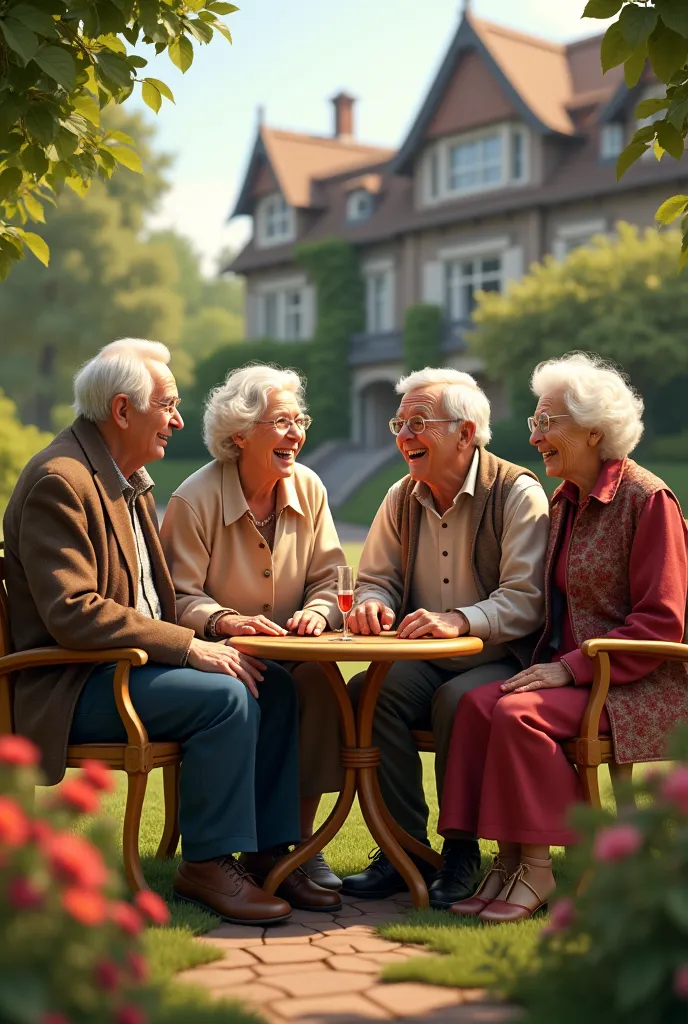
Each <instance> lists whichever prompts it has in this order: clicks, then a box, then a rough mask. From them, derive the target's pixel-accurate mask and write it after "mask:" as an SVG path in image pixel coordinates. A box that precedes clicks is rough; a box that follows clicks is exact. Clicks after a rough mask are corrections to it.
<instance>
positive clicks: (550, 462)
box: [530, 390, 601, 482]
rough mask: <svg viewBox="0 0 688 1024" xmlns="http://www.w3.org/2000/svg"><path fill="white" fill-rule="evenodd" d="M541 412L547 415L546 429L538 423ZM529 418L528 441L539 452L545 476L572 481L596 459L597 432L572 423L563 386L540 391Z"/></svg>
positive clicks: (587, 469)
mask: <svg viewBox="0 0 688 1024" xmlns="http://www.w3.org/2000/svg"><path fill="white" fill-rule="evenodd" d="M543 413H545V414H546V415H547V416H548V417H550V421H549V427H548V429H547V431H546V432H544V431H543V430H542V429H541V428H540V425H539V420H540V417H541V416H542V414H543ZM533 419H534V420H535V425H534V427H533V430H532V432H531V435H530V443H531V444H532V445H533V446H534V447H535V448H537V450H538V451H539V452H540V455H541V456H542V461H543V463H544V466H545V472H546V473H547V476H553V477H558V478H560V479H562V480H573V481H574V482H576V480H577V479H579V478H580V477H581V475H585V474H586V473H587V472H589V470H590V467H591V466H592V464H593V463H594V462H595V463H596V462H598V461H599V455H598V453H597V444H598V441H599V440H600V437H601V435H600V433H599V432H598V431H596V430H590V429H589V428H588V427H581V426H580V425H579V424H578V423H576V421H575V420H574V418H573V416H572V415H571V414H570V412H569V411H568V409H567V408H566V402H565V401H564V392H563V390H559V391H552V392H551V393H549V394H545V395H542V397H541V398H540V400H539V401H538V404H537V407H536V409H535V414H534V417H533Z"/></svg>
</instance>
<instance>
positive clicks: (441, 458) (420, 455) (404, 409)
mask: <svg viewBox="0 0 688 1024" xmlns="http://www.w3.org/2000/svg"><path fill="white" fill-rule="evenodd" d="M443 392H444V385H443V384H427V385H425V386H423V387H420V388H416V389H414V390H413V391H409V392H407V394H405V395H404V396H403V398H402V400H401V405H400V406H399V411H398V412H397V416H398V417H399V418H400V419H402V420H407V421H408V420H409V419H411V417H412V416H422V417H423V419H425V420H446V419H448V414H447V412H446V410H445V408H444V402H443V400H442V395H443ZM456 427H457V424H456V423H454V424H452V423H427V424H426V427H425V430H424V431H423V432H422V433H421V434H414V433H413V431H412V430H411V429H410V428H409V426H408V423H405V424H404V426H403V428H402V430H401V432H400V433H399V434H397V447H398V449H399V451H400V452H401V454H402V455H403V457H404V459H405V460H406V462H407V464H408V467H409V473H410V475H411V477H412V479H413V480H418V481H422V482H423V483H426V484H428V485H429V486H430V485H432V484H435V483H438V482H439V481H440V480H441V479H442V475H443V467H446V464H447V461H448V460H455V459H456V449H457V439H458V434H457V432H456ZM452 430H453V432H452Z"/></svg>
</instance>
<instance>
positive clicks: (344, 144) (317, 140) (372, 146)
mask: <svg viewBox="0 0 688 1024" xmlns="http://www.w3.org/2000/svg"><path fill="white" fill-rule="evenodd" d="M261 130H262V131H268V132H270V133H271V134H272V135H278V136H281V137H282V138H288V139H294V140H296V141H298V142H303V143H308V144H315V145H319V146H320V145H322V144H323V143H325V144H327V145H330V146H334V147H337V148H340V149H342V150H344V151H345V152H346V151H351V150H352V149H364V150H373V151H375V152H392V147H391V146H382V145H378V144H376V143H373V142H359V141H358V140H357V139H347V140H346V141H342V140H341V139H338V138H336V137H335V136H333V135H313V134H312V133H311V132H294V131H289V130H288V129H286V128H272V127H270V125H261Z"/></svg>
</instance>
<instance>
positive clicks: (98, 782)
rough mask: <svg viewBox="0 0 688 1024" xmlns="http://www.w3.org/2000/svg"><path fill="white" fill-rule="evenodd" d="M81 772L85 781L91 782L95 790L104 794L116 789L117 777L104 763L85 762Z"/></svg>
mask: <svg viewBox="0 0 688 1024" xmlns="http://www.w3.org/2000/svg"><path fill="white" fill-rule="evenodd" d="M81 771H82V774H83V777H84V779H85V780H86V781H87V782H90V784H91V785H92V786H93V788H94V789H97V790H99V791H100V792H102V793H111V792H112V790H113V789H114V788H115V776H114V775H113V773H112V772H111V771H110V769H109V768H108V766H107V765H106V764H103V762H102V761H93V760H91V759H89V760H87V761H84V762H83V764H82V765H81Z"/></svg>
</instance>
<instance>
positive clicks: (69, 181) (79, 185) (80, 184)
mask: <svg viewBox="0 0 688 1024" xmlns="http://www.w3.org/2000/svg"><path fill="white" fill-rule="evenodd" d="M65 185H68V186H69V188H71V190H72V192H76V194H77V195H78V196H80V197H81V198H82V199H83V197H84V196H85V195H86V193H87V192H88V190H89V188H90V187H91V182H90V181H84V179H83V178H79V177H78V176H77V175H74V174H72V175H70V176H69V177H68V178H65Z"/></svg>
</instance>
